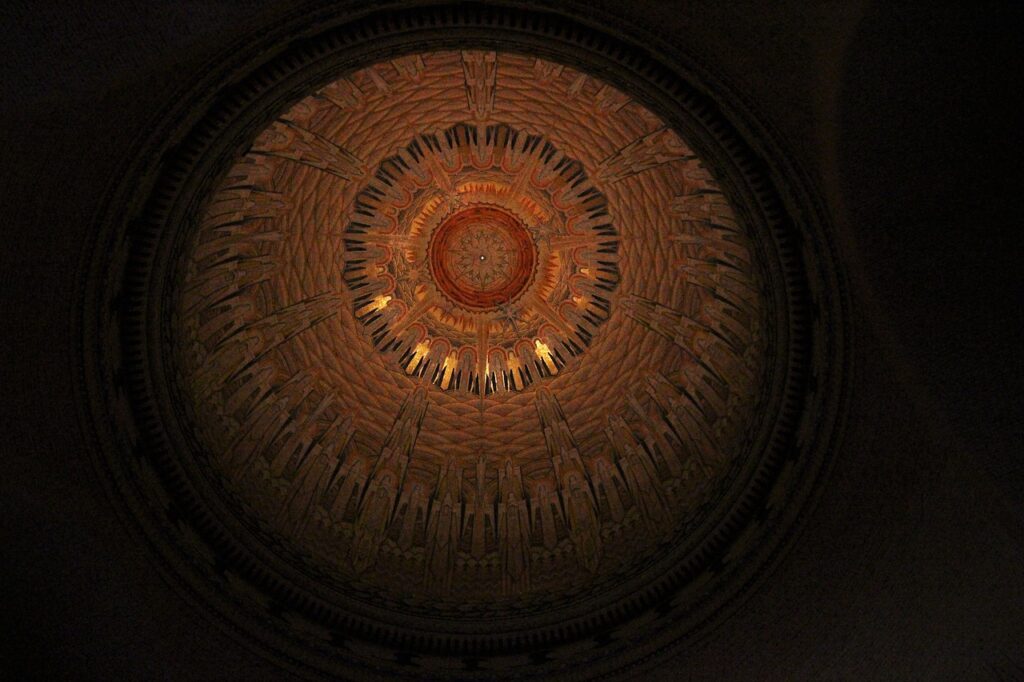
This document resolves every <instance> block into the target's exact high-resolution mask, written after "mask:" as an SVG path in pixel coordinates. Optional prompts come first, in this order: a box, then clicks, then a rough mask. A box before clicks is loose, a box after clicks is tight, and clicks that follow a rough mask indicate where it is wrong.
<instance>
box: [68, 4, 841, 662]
mask: <svg viewBox="0 0 1024 682" xmlns="http://www.w3.org/2000/svg"><path fill="white" fill-rule="evenodd" d="M323 20H324V21H325V22H326V23H325V24H323V25H322V26H320V28H316V26H313V27H311V26H310V25H309V24H308V23H307V22H310V21H313V19H311V18H310V17H308V16H305V15H303V16H302V17H298V18H296V19H295V24H294V26H293V29H290V30H286V29H282V30H281V33H280V35H278V36H277V38H275V39H273V40H271V39H269V38H268V41H269V42H268V44H266V45H264V46H263V48H261V49H260V50H255V48H254V52H253V56H252V57H251V58H252V60H253V62H251V63H249V62H246V64H247V65H238V66H237V70H231V69H228V68H227V67H225V71H224V72H223V73H222V74H221V75H220V76H219V77H218V78H219V79H220V80H217V81H216V83H214V84H213V85H212V86H211V88H210V89H209V90H202V93H207V92H217V93H218V94H217V96H216V97H215V98H213V99H211V100H209V101H205V100H204V101H205V102H206V103H205V104H204V105H203V106H206V107H208V108H209V111H207V113H205V114H201V115H199V116H198V118H195V117H193V115H192V113H188V114H184V113H183V114H181V116H180V117H169V122H168V123H167V124H166V126H167V127H166V128H161V129H160V130H161V131H162V132H161V135H160V142H159V143H154V144H153V145H152V148H150V147H146V149H147V150H149V151H148V152H147V154H148V156H146V155H144V156H145V159H143V160H141V161H140V162H139V164H140V165H139V168H138V169H136V171H134V172H132V173H126V174H125V177H132V178H154V183H155V184H154V185H153V186H152V188H150V186H149V185H148V184H145V183H143V185H139V186H136V184H134V183H127V182H126V186H125V188H122V191H119V192H118V193H114V194H112V197H114V198H112V199H111V208H110V209H109V211H111V214H110V217H109V221H108V222H104V223H103V225H102V226H101V227H102V228H103V230H104V232H103V235H104V236H103V237H102V238H101V239H100V241H99V242H98V243H97V245H96V250H95V255H96V258H95V263H96V265H95V268H94V269H93V270H92V271H91V274H90V275H89V277H88V278H87V279H86V280H85V281H86V284H87V288H88V291H89V292H90V293H89V295H88V296H89V298H88V301H87V308H86V310H87V314H86V315H85V317H84V318H83V319H84V320H85V321H86V323H85V324H84V327H83V337H82V338H83V341H84V343H85V344H86V347H87V348H88V349H89V350H88V352H87V353H91V355H87V366H86V370H85V371H86V376H87V378H88V381H87V388H88V390H89V392H90V393H89V395H90V396H91V398H92V403H91V404H92V410H93V411H92V413H91V417H92V419H91V423H93V425H94V427H95V430H96V434H97V437H98V438H99V439H100V442H101V443H102V444H103V446H104V447H103V449H102V451H103V452H104V453H105V454H106V458H105V459H104V460H103V465H104V466H107V467H108V468H109V470H110V473H111V476H110V480H111V485H112V488H113V489H114V492H115V493H116V494H117V495H118V496H120V497H121V498H122V499H124V500H125V501H126V503H128V504H129V505H130V509H131V513H132V515H133V517H134V518H137V519H138V520H139V526H140V528H141V529H142V531H143V532H144V534H145V536H146V538H147V541H149V542H150V544H151V546H153V547H154V548H155V549H156V551H157V552H158V553H159V556H160V558H161V560H162V561H163V562H164V564H165V565H166V566H168V567H170V573H171V574H172V575H174V576H178V577H179V578H180V579H181V583H182V584H183V585H185V586H186V588H187V590H188V591H189V593H190V594H191V595H193V596H197V597H198V598H199V600H200V601H202V602H204V603H210V604H212V605H214V606H215V610H216V612H217V613H219V614H221V615H222V616H223V617H224V618H225V620H226V621H227V622H230V623H231V624H233V626H234V627H237V628H240V629H242V630H244V631H245V632H246V633H249V634H251V635H253V636H255V637H256V638H257V639H258V641H259V642H260V643H261V645H262V646H264V647H267V648H269V649H271V650H273V651H274V652H275V653H276V654H277V655H278V656H279V658H280V660H282V661H285V662H287V663H289V664H290V665H292V666H293V667H295V668H297V669H299V670H300V671H302V672H305V673H310V672H324V673H327V674H330V675H360V676H362V675H365V676H371V677H373V676H376V677H384V678H389V679H394V678H395V677H401V676H419V677H428V678H431V679H442V678H451V677H464V678H474V679H492V678H494V677H495V676H523V675H530V674H534V675H542V676H545V677H549V678H550V677H557V676H568V677H579V676H582V675H597V674H607V673H611V672H615V671H621V670H622V669H623V667H624V666H627V665H632V664H634V663H636V662H638V661H641V660H644V661H646V660H649V658H650V657H651V656H652V655H655V654H657V653H659V652H661V651H663V650H664V649H665V648H666V647H668V646H670V645H671V644H672V642H676V641H678V640H679V639H680V638H681V637H683V636H685V635H687V634H690V633H693V632H696V631H698V630H699V629H700V628H701V627H703V626H705V625H706V624H708V623H710V622H712V620H713V619H714V618H716V617H718V614H720V613H721V612H722V609H723V607H724V606H725V605H726V604H728V603H730V600H732V599H733V598H734V597H735V595H737V594H739V593H741V592H742V591H744V590H746V589H747V587H748V586H749V585H750V584H751V581H752V580H753V579H754V577H755V576H756V575H758V574H759V573H760V572H761V571H762V569H763V567H764V565H765V563H766V562H767V561H768V560H769V558H770V557H771V556H773V553H774V552H775V551H776V550H777V548H778V547H779V546H780V545H781V544H782V543H784V541H785V538H786V537H787V534H788V533H789V530H790V529H791V528H792V527H793V524H794V522H795V519H796V518H797V517H798V514H799V513H800V511H801V510H802V509H804V508H805V507H804V505H805V502H806V500H807V499H809V496H810V493H811V491H812V490H813V489H814V487H815V485H817V482H818V481H819V480H820V471H821V470H822V468H823V466H824V464H823V463H824V461H825V454H824V453H825V452H826V451H827V449H828V447H829V444H830V443H831V441H830V438H832V424H833V423H834V419H835V414H836V412H837V410H838V408H837V407H836V404H837V400H838V398H837V395H838V388H837V386H838V385H839V384H838V382H839V378H838V377H840V376H841V372H842V369H843V358H844V357H845V356H844V355H843V347H842V344H841V333H842V318H841V315H840V312H841V311H840V309H841V301H837V297H836V295H835V293H834V289H835V288H836V287H837V286H838V284H837V282H838V278H837V277H836V275H835V273H834V271H833V270H832V269H831V264H830V263H831V261H830V255H829V252H828V246H827V239H825V238H824V237H822V234H823V232H822V227H821V225H820V224H818V222H816V221H817V220H818V218H817V216H818V213H816V210H815V208H814V206H813V202H811V201H810V200H809V199H807V196H808V195H807V194H802V193H801V192H802V190H800V189H799V188H800V187H802V185H801V184H800V181H798V180H792V182H793V185H792V186H791V187H787V188H786V192H787V193H786V194H785V195H784V194H783V193H782V192H781V190H779V189H778V187H776V185H775V184H774V183H775V182H776V181H777V179H778V178H783V179H792V178H793V177H795V176H794V175H793V174H792V173H791V172H790V171H788V170H786V168H785V167H784V166H783V167H776V166H773V165H772V164H770V163H768V162H766V161H765V159H764V158H762V157H761V156H760V152H757V151H755V148H754V147H751V146H750V145H748V144H747V143H746V142H744V141H743V138H742V136H740V135H739V134H738V133H737V132H736V131H735V129H733V128H732V127H731V126H730V124H729V122H728V121H729V118H728V117H727V116H725V115H723V114H722V113H721V111H720V110H719V108H718V105H717V104H716V103H715V102H714V101H712V100H710V99H709V98H707V97H705V96H704V95H702V94H700V93H699V92H698V91H697V90H696V89H695V88H693V87H691V86H690V85H688V84H687V83H686V81H685V80H684V79H683V78H682V77H680V76H679V74H676V73H675V72H673V71H671V70H668V69H667V68H666V67H663V66H661V65H659V63H658V62H656V61H654V60H653V59H652V58H650V57H647V56H645V55H644V53H643V52H642V51H638V50H635V49H633V48H630V47H629V43H627V42H618V41H617V40H616V39H613V38H610V37H608V36H603V35H600V34H596V33H594V32H592V31H591V30H590V29H586V28H584V27H582V26H581V25H578V24H575V23H573V22H572V21H570V20H568V19H564V18H558V17H554V16H553V15H547V14H539V13H538V14H529V13H525V12H521V11H520V10H511V9H509V10H504V9H499V8H493V7H483V6H481V7H477V6H476V5H466V6H462V5H459V6H457V7H448V8H428V7H423V8H420V9H419V10H416V11H415V12H413V13H411V14H409V15H399V14H390V13H383V14H379V15H378V14H373V15H370V16H368V17H367V18H366V19H365V21H364V20H360V21H358V22H356V23H353V24H350V25H345V26H338V25H336V24H334V23H332V21H333V20H328V19H323ZM313 23H314V24H315V21H313ZM317 31H322V33H317ZM275 41H276V42H275ZM431 46H433V47H437V46H444V47H446V48H447V49H443V50H442V49H439V50H436V51H424V50H425V49H427V47H431ZM279 48H280V49H279ZM463 48H465V49H463ZM499 48H501V49H505V48H507V49H508V50H509V51H508V52H501V51H496V50H497V49H499ZM645 48H646V43H645ZM263 59H266V60H267V61H266V63H265V64H264V63H262V62H260V61H259V60H263ZM258 62H259V63H258ZM247 69H249V70H250V71H251V72H250V73H249V75H245V76H238V74H240V73H243V72H246V70H247ZM236 78H240V80H237V81H236V80H235V79H236ZM605 79H607V80H605ZM617 86H618V87H617ZM197 92H200V90H198V89H197ZM202 96H205V95H200V94H197V95H196V97H197V98H200V99H201V97H202ZM196 106H199V105H196ZM655 111H657V112H658V113H655ZM190 112H191V110H190ZM193 126H194V127H193ZM171 141H174V142H173V145H172V142H171ZM766 144H767V143H766ZM169 145H171V148H167V147H168V146H169ZM146 159H148V161H146ZM147 164H148V165H147ZM767 169H771V170H770V171H769V170H767ZM136 194H138V196H136ZM783 196H786V197H796V198H795V199H792V202H795V203H793V204H792V205H791V204H790V203H789V202H790V199H786V200H783V198H782V197H783ZM140 206H142V207H143V208H139V207H140ZM125 216H132V217H131V219H130V220H129V219H126V218H125ZM90 325H91V326H90Z"/></svg>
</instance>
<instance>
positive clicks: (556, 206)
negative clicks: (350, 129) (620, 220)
mask: <svg viewBox="0 0 1024 682" xmlns="http://www.w3.org/2000/svg"><path fill="white" fill-rule="evenodd" d="M344 257H345V267H344V277H345V282H346V284H347V286H348V289H349V291H350V292H351V294H352V310H353V313H354V314H355V316H356V318H357V319H358V320H359V321H360V322H362V323H363V325H364V326H365V328H366V329H367V331H368V332H369V334H370V337H371V338H372V340H373V343H374V345H375V346H376V347H377V348H378V350H379V351H380V352H381V353H382V354H383V355H385V356H387V357H389V358H392V359H393V360H394V361H395V362H397V366H398V368H400V369H401V371H403V372H404V373H406V374H409V375H415V376H418V377H426V378H428V379H429V380H430V382H431V383H432V384H434V385H435V386H437V387H439V388H441V389H442V390H445V391H447V390H457V391H468V392H470V393H474V394H480V393H484V394H490V393H498V392H502V391H520V390H523V389H524V388H526V387H527V386H529V385H531V384H533V383H534V382H536V381H538V380H541V379H544V378H546V377H551V376H554V375H556V374H559V373H561V372H563V371H568V370H570V369H572V368H573V367H574V366H575V365H576V364H577V363H576V362H575V360H576V359H577V358H579V357H580V356H581V355H582V354H583V353H584V352H585V351H586V349H587V347H588V346H590V344H591V342H592V341H593V338H594V336H595V335H596V334H597V332H598V329H599V327H600V326H601V325H603V324H604V322H605V320H607V319H608V317H609V315H610V314H611V308H612V298H613V294H614V292H615V289H616V287H617V286H618V283H619V265H618V263H619V235H618V232H617V230H616V229H615V226H614V225H613V219H612V216H611V215H610V212H609V210H608V202H607V199H606V198H605V195H604V193H603V192H601V191H599V190H598V188H597V187H595V186H594V184H593V182H592V181H591V179H590V177H589V176H588V174H587V172H586V170H585V169H584V167H583V165H582V164H581V163H580V162H579V161H577V160H575V159H573V158H571V157H568V156H566V155H565V154H563V153H562V152H560V151H559V150H558V148H557V147H556V146H555V145H554V144H553V143H552V142H551V141H549V140H548V139H546V138H545V137H544V136H541V135H535V134H528V133H525V132H522V131H518V130H516V129H514V128H512V127H511V126H508V125H489V126H480V125H473V124H464V123H463V124H458V125H455V126H453V127H451V128H448V129H447V130H443V131H440V132H430V133H423V134H421V135H418V136H416V137H415V138H414V139H413V140H412V141H411V142H410V143H409V144H408V145H407V146H405V147H404V148H400V149H399V150H398V153H397V154H396V155H394V156H390V157H387V158H385V159H384V160H383V161H381V162H380V165H379V166H378V167H377V171H376V173H374V175H373V179H372V180H371V181H370V183H369V184H368V185H366V186H365V187H364V189H363V190H362V191H361V192H360V193H359V195H358V196H357V197H356V201H355V203H354V204H353V208H352V211H351V213H350V217H349V221H348V225H347V227H346V228H345V254H344Z"/></svg>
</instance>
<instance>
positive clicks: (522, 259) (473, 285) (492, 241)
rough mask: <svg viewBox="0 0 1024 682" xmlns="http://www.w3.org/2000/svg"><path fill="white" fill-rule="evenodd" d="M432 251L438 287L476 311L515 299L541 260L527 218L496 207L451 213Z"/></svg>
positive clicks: (452, 298) (437, 232) (472, 208)
mask: <svg viewBox="0 0 1024 682" xmlns="http://www.w3.org/2000/svg"><path fill="white" fill-rule="evenodd" d="M428 252H429V261H430V270H431V274H432V275H433V277H434V281H435V282H436V284H437V288H438V289H439V290H440V291H441V293H442V294H444V295H445V296H447V297H448V298H450V299H451V300H452V301H454V302H455V303H456V304H458V305H461V306H465V307H467V308H470V309H472V310H494V309H496V308H497V307H498V306H500V305H503V304H504V305H509V304H511V303H512V302H513V301H514V300H516V299H517V298H518V297H519V296H520V295H521V294H522V293H523V290H524V289H525V288H526V285H527V284H528V283H529V282H530V279H531V278H532V276H533V272H534V268H535V267H536V264H537V247H536V245H535V244H534V243H533V239H532V237H531V235H530V233H529V232H528V231H527V229H526V228H525V227H524V226H523V224H522V222H520V221H519V220H518V219H517V218H516V217H515V216H513V215H511V214H510V213H508V212H507V211H503V210H501V209H499V208H495V207H492V206H473V207H471V208H466V209H463V210H460V211H458V212H456V213H454V214H452V215H451V216H449V217H448V218H447V219H446V220H445V221H444V222H443V223H442V224H441V225H440V227H438V228H437V230H436V231H435V232H434V235H433V237H432V239H431V240H430V246H429V248H428Z"/></svg>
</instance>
